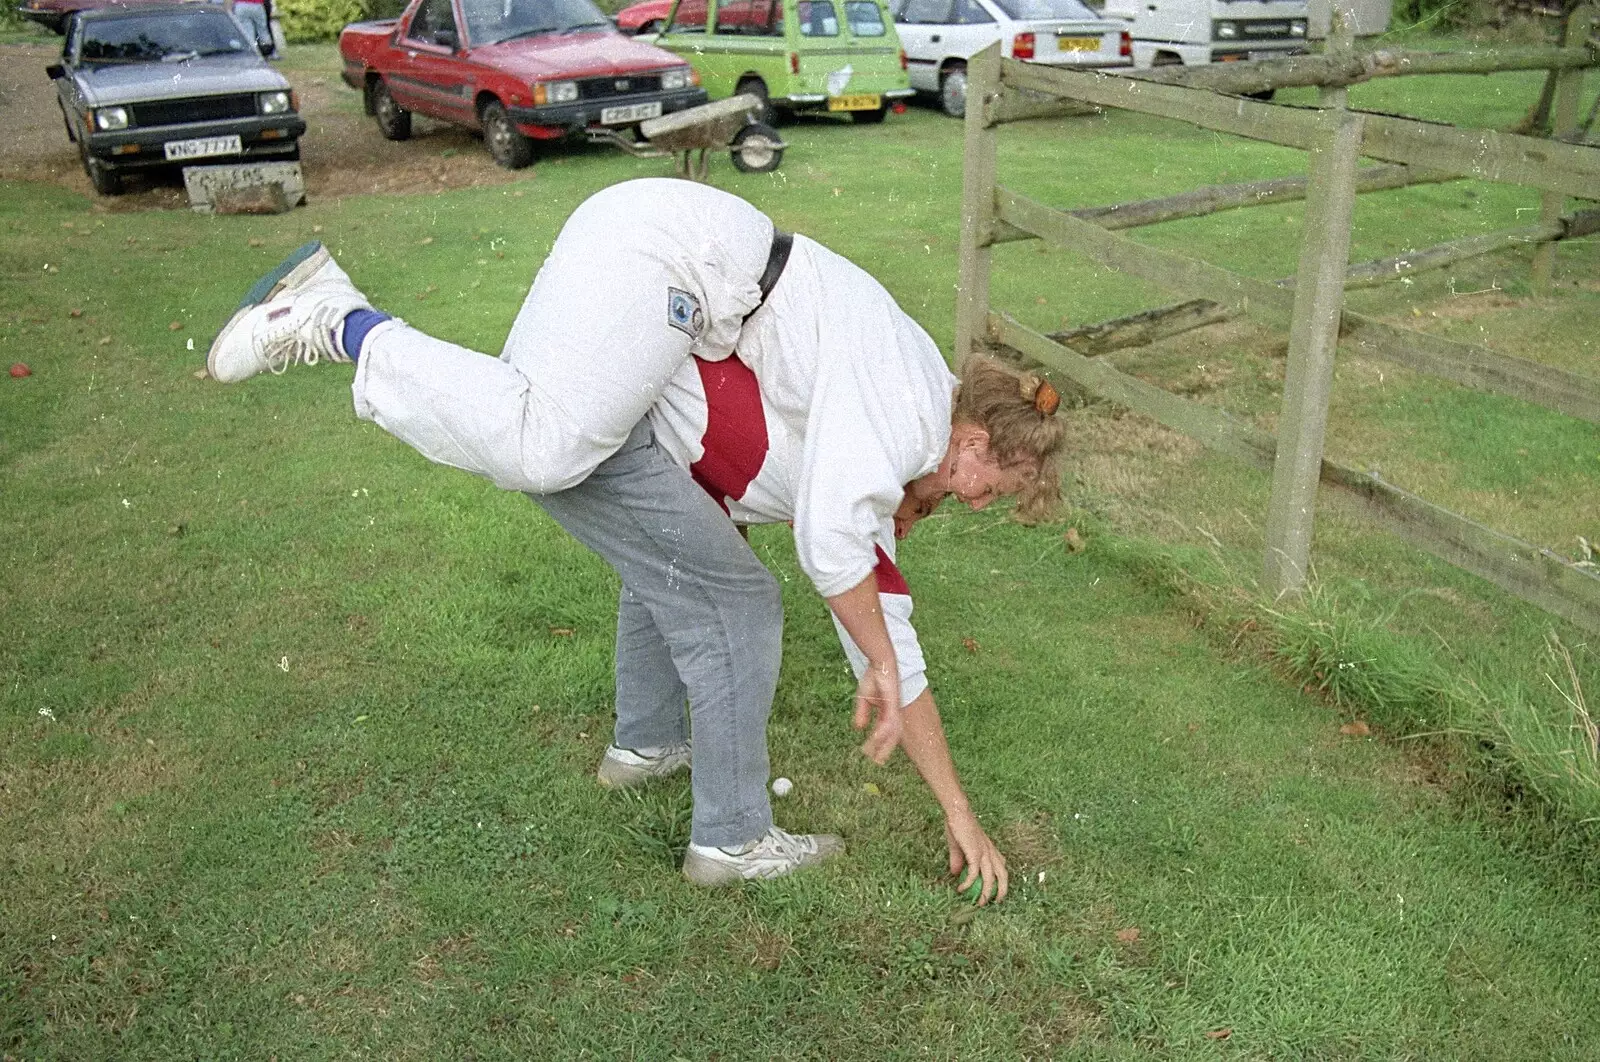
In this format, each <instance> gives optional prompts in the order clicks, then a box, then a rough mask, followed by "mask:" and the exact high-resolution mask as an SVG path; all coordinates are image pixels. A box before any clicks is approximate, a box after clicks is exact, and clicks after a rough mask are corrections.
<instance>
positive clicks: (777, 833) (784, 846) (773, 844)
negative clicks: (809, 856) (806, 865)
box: [750, 826, 806, 860]
mask: <svg viewBox="0 0 1600 1062" xmlns="http://www.w3.org/2000/svg"><path fill="white" fill-rule="evenodd" d="M763 848H765V849H768V850H774V851H775V853H776V854H777V855H779V856H781V857H783V858H784V859H789V860H799V859H801V858H803V857H804V856H805V855H806V845H805V842H804V841H802V840H800V838H798V837H796V836H795V835H794V834H792V833H789V832H788V831H787V830H780V829H778V827H776V826H773V827H771V828H769V829H768V830H767V835H766V836H765V837H763V838H762V839H761V841H760V842H759V843H758V844H757V845H756V847H755V848H754V849H753V850H752V851H751V853H750V854H751V855H755V854H756V853H758V852H760V851H761V850H762V849H763Z"/></svg>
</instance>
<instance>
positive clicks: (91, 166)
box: [78, 140, 122, 195]
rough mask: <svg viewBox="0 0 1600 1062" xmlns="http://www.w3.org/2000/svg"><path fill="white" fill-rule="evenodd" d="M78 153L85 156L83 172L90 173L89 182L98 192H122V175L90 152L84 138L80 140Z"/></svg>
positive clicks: (106, 193)
mask: <svg viewBox="0 0 1600 1062" xmlns="http://www.w3.org/2000/svg"><path fill="white" fill-rule="evenodd" d="M78 154H79V155H80V156H81V157H82V158H83V172H84V173H86V174H88V175H89V183H90V184H91V185H93V186H94V190H95V191H96V192H97V193H99V194H100V195H121V194H122V175H121V174H119V173H117V171H116V170H113V169H112V168H111V167H110V166H107V165H106V164H105V163H104V162H101V161H100V160H99V159H97V158H95V157H94V156H93V155H91V154H89V147H88V145H87V144H85V143H84V142H83V141H82V140H80V141H78Z"/></svg>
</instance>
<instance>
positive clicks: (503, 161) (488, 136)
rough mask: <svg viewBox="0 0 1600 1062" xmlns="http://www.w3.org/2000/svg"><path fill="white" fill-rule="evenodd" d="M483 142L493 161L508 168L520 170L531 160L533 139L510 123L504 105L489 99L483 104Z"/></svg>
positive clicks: (481, 119)
mask: <svg viewBox="0 0 1600 1062" xmlns="http://www.w3.org/2000/svg"><path fill="white" fill-rule="evenodd" d="M480 121H481V122H482V123H483V142H484V144H485V145H487V146H488V148H489V154H490V155H491V156H493V157H494V160H495V162H497V163H499V164H500V165H501V166H504V167H505V168H506V169H508V170H520V169H522V168H523V167H525V166H527V165H528V164H529V163H531V162H532V161H533V141H532V140H530V139H529V138H528V137H526V136H524V135H523V134H522V133H520V132H519V131H518V130H517V127H516V126H515V125H513V124H511V115H510V114H509V113H507V111H506V105H505V104H503V103H501V102H500V101H499V100H490V101H489V102H488V103H485V104H484V105H483V113H482V114H481V115H480Z"/></svg>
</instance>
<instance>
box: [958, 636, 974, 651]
mask: <svg viewBox="0 0 1600 1062" xmlns="http://www.w3.org/2000/svg"><path fill="white" fill-rule="evenodd" d="M961 648H963V649H965V650H966V651H967V652H969V653H976V652H977V651H978V639H976V638H963V639H961Z"/></svg>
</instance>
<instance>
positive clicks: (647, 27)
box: [633, 18, 661, 37]
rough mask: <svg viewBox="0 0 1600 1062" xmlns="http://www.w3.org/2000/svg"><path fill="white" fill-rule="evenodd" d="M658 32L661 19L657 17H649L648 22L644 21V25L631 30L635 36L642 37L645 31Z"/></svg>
mask: <svg viewBox="0 0 1600 1062" xmlns="http://www.w3.org/2000/svg"><path fill="white" fill-rule="evenodd" d="M660 32H661V20H660V19H658V18H653V19H651V20H650V21H649V22H646V23H645V24H644V25H642V26H640V27H639V28H638V29H636V30H634V31H633V33H634V36H636V37H642V36H644V35H645V34H646V33H660Z"/></svg>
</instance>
